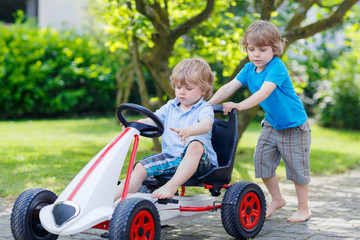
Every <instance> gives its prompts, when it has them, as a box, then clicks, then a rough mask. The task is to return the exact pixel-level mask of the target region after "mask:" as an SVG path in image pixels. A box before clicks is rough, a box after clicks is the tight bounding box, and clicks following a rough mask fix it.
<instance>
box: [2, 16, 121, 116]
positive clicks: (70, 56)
mask: <svg viewBox="0 0 360 240" xmlns="http://www.w3.org/2000/svg"><path fill="white" fill-rule="evenodd" d="M0 46H1V48H0V102H1V104H0V112H1V114H0V118H1V119H14V118H22V117H29V118H40V117H53V116H65V115H66V116H68V115H73V114H77V115H78V114H85V113H92V114H93V113H106V112H109V111H114V105H115V94H116V81H115V76H114V75H115V74H114V73H115V68H117V67H118V66H116V64H117V61H116V60H115V59H112V56H109V54H108V52H107V51H106V49H105V48H104V47H103V46H102V45H101V44H99V43H96V41H95V39H93V38H92V37H91V36H80V35H78V34H76V33H75V32H74V31H69V30H68V31H55V30H52V29H49V28H46V29H39V28H37V26H36V24H35V23H33V22H30V21H28V22H25V23H16V24H13V25H11V26H4V25H3V26H0Z"/></svg>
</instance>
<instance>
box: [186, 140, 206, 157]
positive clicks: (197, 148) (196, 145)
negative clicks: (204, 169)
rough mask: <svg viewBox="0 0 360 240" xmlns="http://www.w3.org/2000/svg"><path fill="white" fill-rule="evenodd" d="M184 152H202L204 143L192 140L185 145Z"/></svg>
mask: <svg viewBox="0 0 360 240" xmlns="http://www.w3.org/2000/svg"><path fill="white" fill-rule="evenodd" d="M186 153H191V154H201V155H202V154H204V145H203V144H202V143H201V142H199V141H192V142H191V143H190V144H189V146H188V147H187V150H186Z"/></svg>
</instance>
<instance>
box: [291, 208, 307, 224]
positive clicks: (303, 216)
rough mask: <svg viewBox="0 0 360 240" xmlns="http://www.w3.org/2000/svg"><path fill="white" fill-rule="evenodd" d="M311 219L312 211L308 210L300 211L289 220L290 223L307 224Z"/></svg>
mask: <svg viewBox="0 0 360 240" xmlns="http://www.w3.org/2000/svg"><path fill="white" fill-rule="evenodd" d="M310 218H311V211H310V210H309V209H307V210H298V211H297V212H296V213H295V214H294V215H292V216H291V217H289V218H288V219H287V221H288V222H305V221H307V220H309V219H310Z"/></svg>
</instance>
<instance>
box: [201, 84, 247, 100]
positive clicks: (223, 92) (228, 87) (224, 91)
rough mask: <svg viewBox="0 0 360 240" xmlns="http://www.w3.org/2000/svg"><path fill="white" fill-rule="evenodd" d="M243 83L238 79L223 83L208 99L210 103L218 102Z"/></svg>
mask: <svg viewBox="0 0 360 240" xmlns="http://www.w3.org/2000/svg"><path fill="white" fill-rule="evenodd" d="M242 86H243V85H242V83H241V82H240V81H238V80H236V79H233V80H232V81H230V82H228V83H227V84H225V85H223V86H222V87H221V88H219V90H217V91H216V93H215V94H214V96H212V98H211V99H210V100H209V101H208V103H210V104H212V105H213V104H218V103H221V102H222V101H224V100H225V99H227V98H228V97H230V96H231V95H232V94H233V93H234V92H235V91H236V90H238V89H239V88H241V87H242Z"/></svg>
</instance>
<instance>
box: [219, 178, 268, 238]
mask: <svg viewBox="0 0 360 240" xmlns="http://www.w3.org/2000/svg"><path fill="white" fill-rule="evenodd" d="M265 212H266V200H265V196H264V193H263V191H262V190H261V188H260V187H259V186H258V185H256V184H254V183H251V182H238V183H234V184H232V185H231V186H230V187H229V188H228V189H227V191H226V193H225V195H224V198H223V204H222V207H221V220H222V223H223V226H224V228H225V230H226V232H227V233H228V234H230V235H231V236H233V237H235V238H238V239H248V238H254V237H255V236H256V235H258V234H259V232H260V231H261V229H262V227H263V225H264V221H265Z"/></svg>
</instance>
